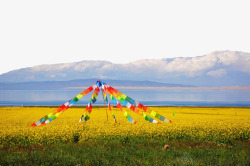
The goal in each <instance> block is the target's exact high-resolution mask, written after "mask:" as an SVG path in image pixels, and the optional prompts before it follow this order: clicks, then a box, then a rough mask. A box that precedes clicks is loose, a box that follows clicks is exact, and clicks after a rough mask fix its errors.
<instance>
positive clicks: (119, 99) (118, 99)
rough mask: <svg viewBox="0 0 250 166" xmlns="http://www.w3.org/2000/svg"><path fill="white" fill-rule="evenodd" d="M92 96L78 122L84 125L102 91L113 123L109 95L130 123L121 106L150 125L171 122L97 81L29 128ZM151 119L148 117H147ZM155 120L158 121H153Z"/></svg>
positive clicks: (43, 122) (43, 123)
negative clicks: (90, 94)
mask: <svg viewBox="0 0 250 166" xmlns="http://www.w3.org/2000/svg"><path fill="white" fill-rule="evenodd" d="M93 90H94V92H93V94H92V96H91V99H90V101H89V103H88V105H87V107H86V109H85V111H84V113H83V115H82V116H81V118H80V120H79V122H81V121H84V122H85V123H86V121H87V120H89V119H90V113H91V112H92V107H93V104H94V103H95V102H96V101H97V96H98V94H99V92H100V91H102V95H103V100H104V104H105V105H106V104H107V105H108V108H109V110H110V111H112V117H113V119H114V122H115V123H117V120H116V118H115V115H114V112H113V110H112V107H113V106H112V104H111V103H110V102H109V100H108V97H107V95H109V97H110V100H111V102H112V103H113V105H114V106H116V107H117V108H118V109H119V110H120V111H121V112H122V113H123V115H124V116H125V117H126V118H127V120H128V121H129V122H131V123H134V124H135V123H136V121H135V120H133V119H132V117H131V116H130V115H129V114H128V112H127V111H125V110H123V108H122V106H126V107H127V108H129V109H131V110H132V111H133V112H135V113H137V114H140V115H142V116H143V117H144V118H145V120H147V121H149V122H151V123H160V122H159V121H158V120H160V121H163V122H171V120H168V119H167V118H165V117H163V116H162V115H160V114H158V113H157V112H155V111H152V110H151V109H149V108H148V107H146V106H144V105H142V104H141V103H139V102H137V101H135V100H134V99H132V98H130V97H129V96H127V95H125V94H123V93H121V92H120V91H118V90H116V89H115V88H113V87H111V86H110V85H108V84H106V83H104V82H103V81H100V80H99V81H97V82H96V83H95V84H93V85H92V86H90V87H89V88H87V89H86V90H84V91H82V92H81V93H79V94H78V95H77V96H76V97H74V98H72V99H71V100H69V101H68V102H66V103H64V104H63V105H61V106H60V107H58V108H57V109H55V110H54V111H52V112H51V113H50V114H48V115H46V116H44V117H42V118H41V119H40V120H38V121H37V122H35V123H32V124H31V125H30V126H31V127H35V126H43V125H46V124H48V123H49V122H51V121H52V120H54V119H56V118H57V117H58V116H59V115H60V114H62V113H63V112H64V111H66V110H67V109H68V108H70V107H71V106H72V105H74V104H75V103H76V102H77V101H78V100H79V99H80V98H82V97H83V96H85V95H86V94H88V93H90V92H91V91H93ZM148 114H149V115H151V116H152V117H153V118H152V117H150V116H149V115H148ZM154 118H157V119H158V120H156V119H154Z"/></svg>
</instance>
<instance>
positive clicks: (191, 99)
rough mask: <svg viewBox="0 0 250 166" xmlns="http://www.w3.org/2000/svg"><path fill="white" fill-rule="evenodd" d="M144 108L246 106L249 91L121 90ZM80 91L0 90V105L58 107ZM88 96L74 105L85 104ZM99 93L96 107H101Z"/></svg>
mask: <svg viewBox="0 0 250 166" xmlns="http://www.w3.org/2000/svg"><path fill="white" fill-rule="evenodd" d="M120 91H121V92H123V93H124V94H126V95H128V96H129V97H131V98H133V99H135V100H137V101H139V102H141V103H142V104H144V105H157V106H239V107H250V91H249V90H183V89H181V90H176V89H171V90H170V89H150V90H144V89H137V90H136V89H121V90H120ZM80 92H81V90H79V89H78V90H0V106H20V105H24V106H35V105H61V104H63V103H65V102H66V101H68V100H69V99H71V98H73V97H75V96H76V95H77V94H79V93H80ZM91 95H92V94H91V93H90V94H88V95H86V96H84V97H83V98H81V99H80V100H79V101H78V102H77V103H76V105H87V103H88V101H89V99H90V97H91ZM103 104H104V102H103V99H102V95H101V92H100V94H99V96H98V100H97V102H96V105H103Z"/></svg>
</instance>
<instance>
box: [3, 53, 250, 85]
mask: <svg viewBox="0 0 250 166" xmlns="http://www.w3.org/2000/svg"><path fill="white" fill-rule="evenodd" d="M121 58H122V57H121ZM88 78H101V79H114V80H138V81H142V80H150V81H158V82H167V83H172V84H186V85H193V86H247V85H250V54H249V53H244V52H238V51H217V52H213V53H210V54H207V55H204V56H198V57H188V58H186V57H183V58H181V57H178V58H170V59H168V58H166V59H145V60H137V61H135V62H131V63H127V64H113V63H111V62H108V61H81V62H74V63H64V64H55V65H39V66H35V67H30V68H24V69H19V70H14V71H11V72H8V73H5V74H2V75H0V82H28V81H67V80H74V79H88Z"/></svg>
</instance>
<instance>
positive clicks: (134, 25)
mask: <svg viewBox="0 0 250 166" xmlns="http://www.w3.org/2000/svg"><path fill="white" fill-rule="evenodd" d="M249 6H250V5H249V1H247V0H246V1H242V0H237V1H236V0H235V1H230V0H227V1H226V0H220V1H218V0H217V1H215V0H208V1H200V0H189V1H184V0H182V1H181V0H176V1H166V0H165V1H161V0H159V1H153V0H152V1H147V0H143V1H139V0H138V1H135V0H131V1H130V0H127V1H117V0H114V1H109V0H108V1H63V0H60V1H56V0H55V1H51V0H49V1H46V0H44V1H33V0H30V1H26V0H23V1H1V2H0V24H1V26H0V55H1V61H0V74H2V73H5V72H8V71H11V70H14V69H19V68H24V67H30V66H35V65H40V64H53V63H67V62H76V61H82V60H107V61H111V62H114V63H128V62H132V61H135V60H138V59H159V58H171V57H194V56H200V55H204V54H207V53H210V52H213V51H216V50H232V51H244V52H250V47H249V43H250V41H249V40H250V31H249V29H250V24H249V16H250V10H249Z"/></svg>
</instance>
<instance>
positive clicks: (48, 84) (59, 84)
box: [0, 78, 191, 90]
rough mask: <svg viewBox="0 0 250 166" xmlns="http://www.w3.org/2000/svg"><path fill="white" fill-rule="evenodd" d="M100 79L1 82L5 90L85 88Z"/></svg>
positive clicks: (126, 83)
mask: <svg viewBox="0 0 250 166" xmlns="http://www.w3.org/2000/svg"><path fill="white" fill-rule="evenodd" d="M97 80H98V79H97V78H96V79H81V80H70V81H44V82H14V83H0V89H2V90H3V89H4V90H52V89H53V90H57V89H58V90H59V89H84V88H86V87H90V86H91V85H93V84H94V83H96V81H97ZM105 83H107V84H109V85H111V86H114V87H130V88H133V87H159V88H160V87H191V86H188V85H181V84H168V83H159V82H153V81H129V80H123V81H120V80H105Z"/></svg>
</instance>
